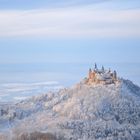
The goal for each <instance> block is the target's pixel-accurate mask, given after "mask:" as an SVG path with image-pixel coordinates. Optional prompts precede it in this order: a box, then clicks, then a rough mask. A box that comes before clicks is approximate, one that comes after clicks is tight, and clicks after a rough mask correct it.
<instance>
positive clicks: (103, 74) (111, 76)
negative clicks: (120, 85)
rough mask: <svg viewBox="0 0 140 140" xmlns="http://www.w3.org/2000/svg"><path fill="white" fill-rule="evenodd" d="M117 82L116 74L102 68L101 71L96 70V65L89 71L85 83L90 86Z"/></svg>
mask: <svg viewBox="0 0 140 140" xmlns="http://www.w3.org/2000/svg"><path fill="white" fill-rule="evenodd" d="M117 81H118V78H117V72H116V71H115V70H114V71H113V72H112V71H111V70H110V69H109V70H105V69H104V67H103V66H102V68H101V69H98V67H97V65H96V63H95V66H94V69H93V70H92V69H91V68H90V69H89V73H88V77H87V80H86V83H87V84H89V85H91V84H113V83H115V82H117Z"/></svg>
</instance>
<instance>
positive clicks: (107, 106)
mask: <svg viewBox="0 0 140 140" xmlns="http://www.w3.org/2000/svg"><path fill="white" fill-rule="evenodd" d="M37 137H38V139H39V138H40V139H41V138H42V139H44V140H96V139H97V140H140V88H139V87H138V86H136V85H134V84H133V83H132V82H131V81H129V80H124V79H121V80H120V81H118V82H116V83H115V84H108V85H103V84H97V85H86V84H84V82H83V81H82V82H80V83H79V84H77V85H75V86H73V87H71V88H69V89H62V90H60V91H59V92H50V93H47V94H43V95H41V96H34V97H32V98H30V99H28V100H24V101H21V102H19V103H16V104H10V105H9V104H5V105H0V139H1V140H2V139H3V140H9V139H12V140H22V139H24V140H29V139H31V140H32V139H37Z"/></svg>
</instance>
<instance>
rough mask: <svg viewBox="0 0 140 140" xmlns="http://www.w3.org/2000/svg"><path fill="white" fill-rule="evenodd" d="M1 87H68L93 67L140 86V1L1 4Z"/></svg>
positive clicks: (15, 0)
mask: <svg viewBox="0 0 140 140" xmlns="http://www.w3.org/2000/svg"><path fill="white" fill-rule="evenodd" d="M0 21H1V22H0V83H1V84H4V83H32V82H37V83H38V82H46V81H47V82H48V81H57V82H59V83H60V85H63V86H71V85H73V84H75V83H77V82H79V80H81V79H82V78H84V77H85V76H86V74H87V71H88V69H89V68H90V67H93V66H94V63H95V62H96V63H97V64H98V65H99V66H101V65H105V67H106V68H107V69H108V68H111V69H113V70H114V69H116V70H117V72H118V75H119V76H121V77H124V78H126V79H129V80H132V81H133V82H134V83H136V84H137V85H139V86H140V46H139V45H140V1H138V0H133V1H132V0H123V1H121V0H117V1H112V0H87V1H83V0H71V1H69V0H60V1H59V2H58V1H56V0H51V1H50V0H40V1H37V0H34V1H33V0H28V1H27V0H24V1H18V0H11V1H10V0H5V1H2V0H0Z"/></svg>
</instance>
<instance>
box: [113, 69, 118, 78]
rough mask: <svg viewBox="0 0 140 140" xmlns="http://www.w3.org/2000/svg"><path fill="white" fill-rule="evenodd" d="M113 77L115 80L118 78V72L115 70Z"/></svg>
mask: <svg viewBox="0 0 140 140" xmlns="http://www.w3.org/2000/svg"><path fill="white" fill-rule="evenodd" d="M113 78H114V80H117V72H116V71H115V70H114V72H113Z"/></svg>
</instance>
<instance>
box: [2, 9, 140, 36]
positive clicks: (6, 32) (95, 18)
mask: <svg viewBox="0 0 140 140" xmlns="http://www.w3.org/2000/svg"><path fill="white" fill-rule="evenodd" d="M139 15H140V9H131V10H108V9H96V8H93V6H80V7H69V8H55V9H49V10H45V9H44V10H41V9H36V10H9V11H2V10H1V11H0V21H1V22H0V37H48V38H64V37H66V38H73V37H74V38H82V37H87V38H92V37H140V18H139Z"/></svg>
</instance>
